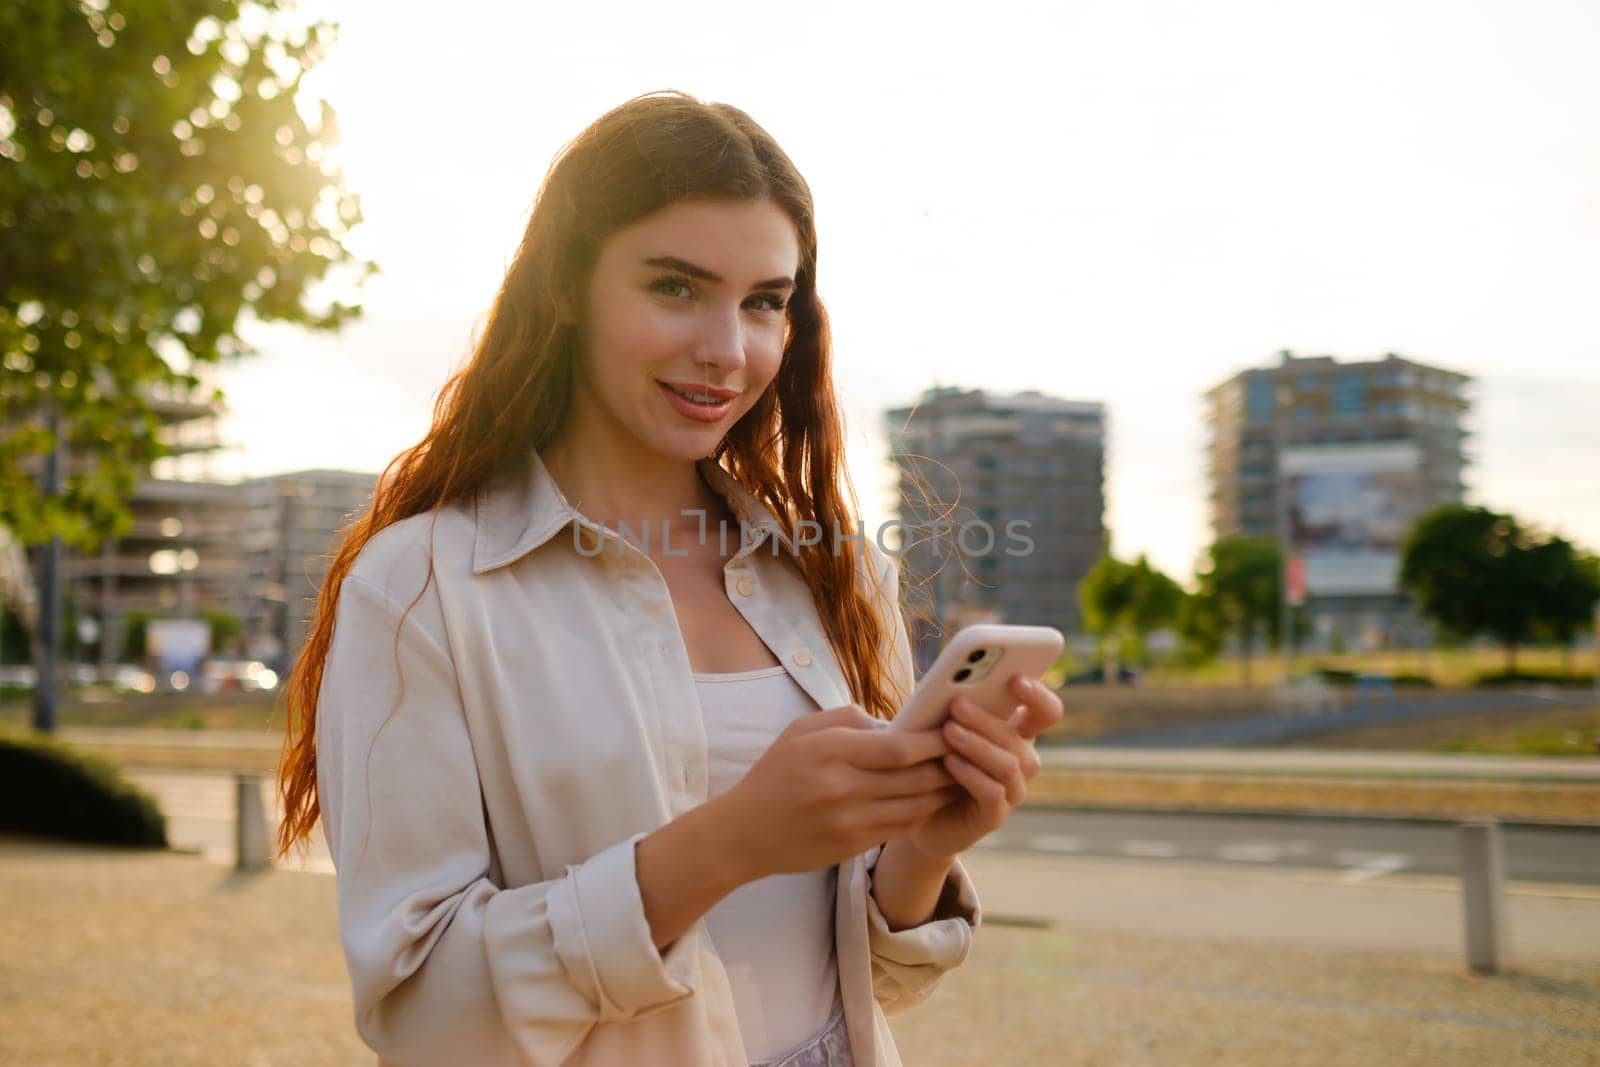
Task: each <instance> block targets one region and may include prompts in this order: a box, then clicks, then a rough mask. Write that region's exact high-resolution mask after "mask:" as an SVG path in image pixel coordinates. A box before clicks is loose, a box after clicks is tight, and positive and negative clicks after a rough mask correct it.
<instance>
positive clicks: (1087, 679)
mask: <svg viewBox="0 0 1600 1067" xmlns="http://www.w3.org/2000/svg"><path fill="white" fill-rule="evenodd" d="M1138 680H1139V672H1138V671H1136V670H1134V669H1133V668H1132V667H1127V666H1119V667H1117V671H1116V678H1115V680H1114V681H1113V682H1112V683H1111V684H1121V685H1133V684H1134V683H1135V682H1137V681H1138ZM1106 683H1107V679H1106V672H1105V670H1104V669H1103V668H1101V667H1090V668H1089V669H1088V670H1086V671H1080V672H1079V673H1077V674H1072V675H1068V676H1067V678H1066V679H1065V680H1063V681H1062V683H1061V684H1062V685H1104V684H1106Z"/></svg>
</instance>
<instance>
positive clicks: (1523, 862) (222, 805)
mask: <svg viewBox="0 0 1600 1067" xmlns="http://www.w3.org/2000/svg"><path fill="white" fill-rule="evenodd" d="M127 774H128V776H129V777H130V778H132V779H133V780H134V781H135V782H137V783H138V784H139V785H141V786H143V787H144V788H146V789H148V790H149V791H150V792H151V793H152V794H153V795H154V796H155V797H156V798H157V801H158V803H159V804H160V805H161V809H162V811H163V812H165V813H166V815H167V819H168V824H167V832H168V837H169V838H170V840H171V842H172V844H173V845H174V846H175V847H179V848H195V849H199V850H200V851H201V852H202V853H203V854H204V855H205V856H206V857H207V858H208V859H211V860H213V861H215V862H218V863H232V862H233V849H234V842H233V822H234V805H235V796H234V790H235V786H234V780H233V778H232V777H231V776H227V775H216V774H196V773H184V772H177V771H173V772H165V771H141V770H129V771H128V772H127ZM262 797H263V800H264V802H265V805H266V808H267V810H268V811H271V812H273V818H274V819H276V810H275V809H274V807H273V806H272V800H273V798H272V795H271V786H270V782H269V780H267V779H265V778H264V779H263V780H262ZM1502 834H1503V842H1504V848H1505V859H1506V875H1507V878H1508V880H1510V881H1512V882H1524V883H1554V884H1561V885H1593V886H1600V829H1584V828H1566V827H1531V826H1515V825H1513V826H1507V827H1505V828H1504V830H1503V831H1502ZM980 847H981V848H986V849H995V850H1003V851H1021V852H1031V853H1039V854H1045V855H1056V856H1085V857H1107V858H1118V859H1122V860H1132V861H1141V862H1148V863H1151V864H1157V865H1159V864H1170V865H1180V864H1185V863H1195V862H1204V863H1220V864H1225V865H1231V866H1237V867H1238V868H1239V869H1240V870H1250V869H1265V868H1279V869H1292V870H1316V871H1326V872H1333V873H1335V874H1336V875H1337V876H1338V877H1340V878H1341V879H1342V880H1344V881H1349V882H1363V881H1370V880H1373V879H1381V878H1383V877H1385V876H1387V875H1397V874H1408V875H1439V876H1454V875H1456V874H1457V873H1458V870H1459V867H1458V854H1459V853H1458V850H1459V847H1460V844H1459V831H1458V830H1457V829H1456V827H1455V826H1454V825H1452V824H1448V823H1446V824H1429V823H1422V822H1399V821H1386V820H1361V819H1341V818H1323V817H1294V816H1255V815H1248V816H1247V815H1196V814H1188V813H1131V812H1087V811H1050V810H1045V809H1032V808H1024V809H1021V810H1019V811H1017V812H1015V813H1014V814H1013V815H1012V816H1011V819H1010V820H1009V821H1008V822H1007V824H1006V825H1005V826H1004V827H1002V828H1001V829H1000V830H999V831H998V832H996V833H995V834H992V835H990V837H989V838H988V839H986V840H985V841H984V842H983V843H982V844H981V845H980ZM287 865H288V866H293V867H296V868H301V869H306V870H313V871H319V872H322V873H332V870H333V865H332V862H331V860H330V859H329V857H328V851H327V846H326V844H325V843H324V842H323V841H322V838H321V835H320V834H317V835H315V836H314V839H313V841H312V845H311V848H310V850H309V851H308V854H307V856H306V858H305V860H304V861H300V860H296V861H294V862H291V863H289V864H287Z"/></svg>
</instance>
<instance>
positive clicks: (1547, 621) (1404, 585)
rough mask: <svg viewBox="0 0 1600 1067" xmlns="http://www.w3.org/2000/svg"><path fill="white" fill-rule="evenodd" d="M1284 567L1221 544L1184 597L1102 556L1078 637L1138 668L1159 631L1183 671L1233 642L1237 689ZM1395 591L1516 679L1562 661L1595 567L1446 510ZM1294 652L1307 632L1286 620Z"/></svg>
mask: <svg viewBox="0 0 1600 1067" xmlns="http://www.w3.org/2000/svg"><path fill="white" fill-rule="evenodd" d="M1283 569H1284V568H1283V557H1282V552H1281V551H1280V548H1279V545H1278V542H1277V541H1276V540H1275V539H1274V538H1271V537H1258V536H1252V535H1248V534H1230V535H1229V536H1227V537H1223V538H1220V539H1218V540H1217V541H1215V542H1214V543H1213V544H1211V545H1210V546H1209V547H1208V548H1207V550H1206V555H1205V558H1204V560H1203V562H1202V564H1201V567H1200V569H1199V571H1198V572H1197V573H1196V574H1195V576H1194V581H1193V583H1192V588H1193V591H1192V592H1190V591H1186V590H1185V589H1184V588H1183V587H1182V586H1181V585H1179V583H1178V582H1177V581H1175V580H1174V579H1172V578H1170V577H1169V576H1167V575H1166V574H1163V573H1162V572H1161V571H1160V570H1159V569H1158V568H1156V567H1153V566H1152V565H1151V564H1150V562H1149V561H1148V560H1147V559H1146V558H1145V557H1144V556H1140V557H1139V558H1138V559H1136V560H1134V561H1133V562H1131V563H1130V562H1125V561H1123V560H1119V559H1117V558H1116V557H1115V556H1113V555H1111V554H1110V553H1107V554H1106V555H1104V556H1102V557H1101V558H1100V560H1099V561H1098V562H1097V563H1096V564H1095V565H1094V567H1093V568H1091V569H1090V571H1089V573H1088V575H1087V576H1085V578H1084V580H1083V581H1082V583H1081V584H1080V585H1079V587H1078V601H1079V606H1080V608H1081V609H1082V613H1083V620H1084V629H1085V630H1087V631H1088V632H1089V633H1090V634H1091V635H1093V636H1094V637H1095V638H1096V639H1097V642H1098V652H1099V655H1098V657H1097V658H1098V659H1100V660H1101V661H1102V662H1104V661H1106V660H1109V659H1115V660H1117V661H1118V662H1122V663H1138V664H1146V663H1148V662H1149V661H1150V654H1149V647H1148V645H1149V637H1150V635H1151V634H1153V633H1155V632H1157V631H1160V630H1168V631H1171V632H1173V633H1174V634H1175V635H1176V636H1177V637H1178V639H1179V640H1180V642H1181V652H1182V656H1183V658H1184V659H1185V660H1187V661H1188V662H1191V663H1203V662H1206V661H1209V660H1212V659H1214V658H1216V656H1217V655H1219V654H1220V653H1221V651H1222V649H1223V648H1224V647H1225V646H1226V644H1227V643H1228V641H1229V640H1230V639H1232V640H1233V641H1234V643H1235V646H1236V647H1237V648H1238V649H1239V651H1240V653H1241V662H1242V664H1243V666H1244V672H1245V675H1244V677H1245V683H1246V684H1249V682H1250V661H1251V659H1252V657H1253V655H1254V653H1255V651H1256V649H1257V648H1258V647H1260V646H1261V645H1263V644H1265V645H1266V646H1267V647H1271V648H1276V647H1278V646H1279V644H1280V642H1281V640H1282V637H1283V635H1282V629H1283V613H1282V596H1283V586H1282V582H1283ZM1400 588H1401V590H1402V591H1404V592H1405V593H1407V594H1409V595H1410V596H1411V598H1412V600H1413V602H1414V603H1415V605H1416V608H1417V611H1418V613H1419V614H1420V615H1421V616H1422V617H1423V618H1425V619H1427V620H1428V621H1429V622H1431V623H1433V624H1434V626H1436V627H1437V628H1438V631H1439V633H1440V635H1441V636H1442V637H1444V638H1445V639H1446V640H1449V641H1453V642H1459V641H1466V640H1471V639H1474V638H1480V637H1488V638H1491V639H1493V640H1494V641H1495V642H1497V643H1498V644H1500V645H1501V646H1502V647H1503V648H1504V649H1505V652H1506V670H1507V673H1513V674H1514V673H1515V671H1516V667H1517V659H1516V657H1517V650H1518V649H1519V648H1522V647H1524V646H1526V645H1529V644H1531V643H1534V642H1554V643H1556V644H1559V645H1560V646H1561V647H1563V648H1564V649H1567V650H1569V652H1570V648H1571V646H1572V643H1573V641H1574V640H1575V639H1576V638H1577V636H1578V635H1579V634H1580V633H1582V632H1583V631H1584V630H1586V629H1587V628H1588V627H1589V626H1590V625H1591V621H1592V619H1593V612H1594V610H1595V604H1596V602H1600V557H1596V556H1594V555H1591V554H1588V553H1585V552H1583V551H1581V550H1579V549H1578V548H1577V547H1576V546H1575V545H1573V544H1572V542H1570V541H1568V540H1566V539H1565V538H1562V537H1559V536H1556V535H1553V534H1548V533H1544V532H1541V531H1539V530H1538V529H1536V528H1535V527H1533V526H1531V525H1529V524H1527V523H1524V522H1522V521H1520V520H1518V519H1517V518H1515V517H1514V516H1511V515H1507V514H1502V513H1500V512H1496V511H1491V510H1489V509H1487V508H1480V507H1469V506H1466V505H1461V504H1448V505H1445V506H1443V507H1439V508H1436V509H1434V510H1433V511H1430V512H1428V513H1427V514H1426V515H1423V516H1422V517H1421V518H1419V519H1418V520H1417V521H1416V523H1415V524H1414V525H1413V526H1412V528H1411V530H1410V532H1409V534H1408V536H1407V538H1406V541H1405V543H1404V545H1403V546H1402V548H1401V553H1400ZM1291 619H1292V621H1291V625H1292V626H1293V627H1294V629H1295V631H1296V633H1295V638H1296V640H1297V641H1298V640H1301V639H1302V638H1303V637H1304V636H1305V635H1306V634H1307V633H1308V631H1309V621H1308V620H1307V618H1306V617H1305V613H1304V612H1303V611H1302V610H1300V609H1296V610H1295V611H1294V612H1293V613H1292V615H1291Z"/></svg>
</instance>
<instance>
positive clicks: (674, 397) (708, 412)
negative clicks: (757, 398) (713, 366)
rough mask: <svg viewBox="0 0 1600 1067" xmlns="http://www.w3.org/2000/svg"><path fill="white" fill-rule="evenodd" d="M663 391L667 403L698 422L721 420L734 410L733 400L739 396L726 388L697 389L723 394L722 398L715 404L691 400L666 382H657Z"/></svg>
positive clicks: (698, 390)
mask: <svg viewBox="0 0 1600 1067" xmlns="http://www.w3.org/2000/svg"><path fill="white" fill-rule="evenodd" d="M656 384H657V385H659V386H660V387H661V392H662V393H663V394H665V395H666V398H667V403H669V404H671V405H672V406H673V407H674V408H676V409H677V410H678V414H680V415H682V416H684V417H685V418H689V419H694V420H695V421H696V422H720V421H721V420H722V419H723V418H724V417H725V416H726V415H727V414H728V412H730V411H732V410H733V402H734V400H735V399H737V398H738V395H739V394H738V393H729V391H728V390H726V389H705V390H701V389H698V388H697V389H696V390H695V391H696V392H703V394H704V395H707V396H718V395H723V394H727V395H723V398H722V399H721V400H718V401H717V402H716V403H714V404H702V403H700V402H699V401H697V400H690V399H689V398H688V397H686V396H684V395H683V394H682V393H680V392H678V390H677V389H674V388H673V387H672V386H670V385H668V384H667V383H666V382H657V383H656Z"/></svg>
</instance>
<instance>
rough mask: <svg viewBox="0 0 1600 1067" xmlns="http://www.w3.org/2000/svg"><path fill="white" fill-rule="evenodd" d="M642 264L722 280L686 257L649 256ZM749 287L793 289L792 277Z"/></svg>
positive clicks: (705, 280)
mask: <svg viewBox="0 0 1600 1067" xmlns="http://www.w3.org/2000/svg"><path fill="white" fill-rule="evenodd" d="M644 265H645V266H647V267H664V268H666V269H667V270H675V271H678V272H679V273H681V274H687V275H688V276H689V277H691V278H699V279H700V280H701V281H703V282H713V283H720V282H721V281H722V275H720V274H717V273H715V272H714V271H709V270H706V269H705V268H704V267H700V266H696V265H695V264H693V263H690V262H689V261H688V260H686V259H679V258H678V257H677V256H651V257H650V258H649V259H646V260H644ZM750 288H751V289H793V288H794V279H793V278H768V279H767V280H766V281H764V282H756V283H755V284H754V285H752V286H751V287H750Z"/></svg>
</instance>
